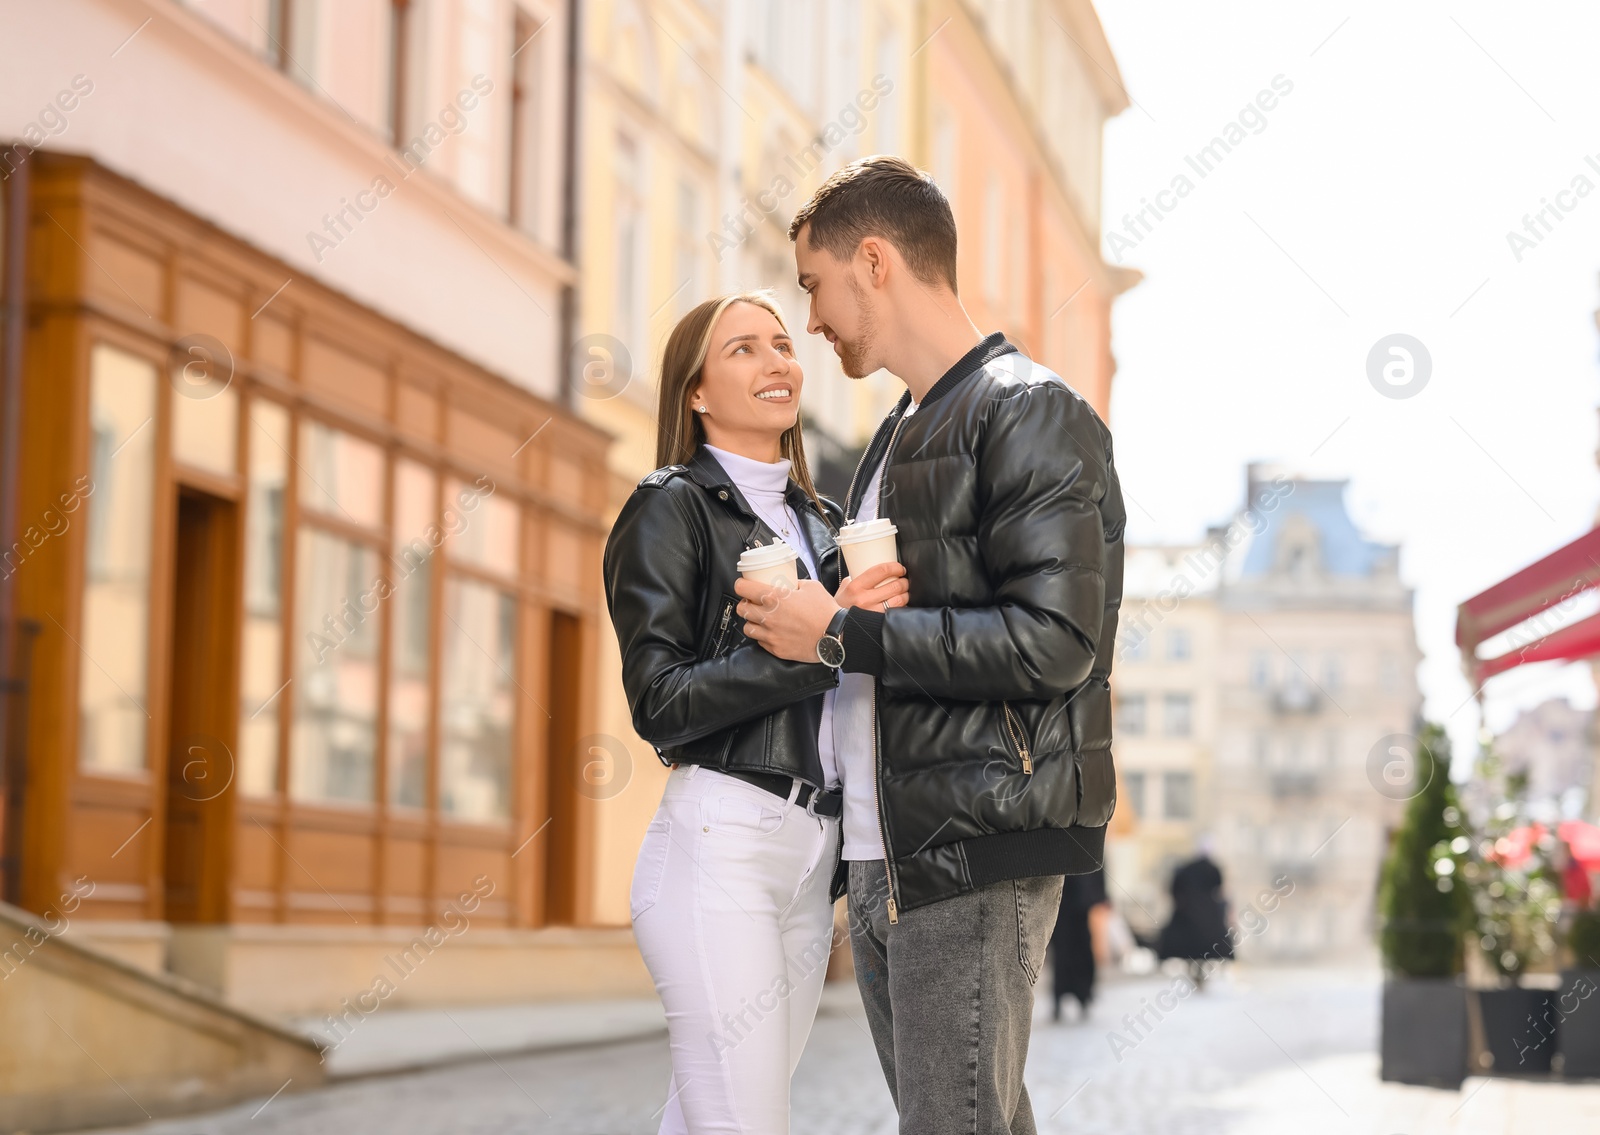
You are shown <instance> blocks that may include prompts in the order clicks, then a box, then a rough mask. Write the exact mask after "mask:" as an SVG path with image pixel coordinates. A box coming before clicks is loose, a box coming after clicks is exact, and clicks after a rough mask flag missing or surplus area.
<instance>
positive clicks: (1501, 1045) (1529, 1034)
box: [1478, 988, 1559, 1076]
mask: <svg viewBox="0 0 1600 1135" xmlns="http://www.w3.org/2000/svg"><path fill="white" fill-rule="evenodd" d="M1478 1004H1479V1005H1480V1006H1482V1009H1483V1040H1484V1044H1485V1046H1486V1047H1487V1048H1488V1050H1489V1055H1490V1056H1492V1057H1493V1058H1494V1063H1493V1064H1492V1065H1490V1068H1489V1071H1490V1072H1491V1073H1492V1074H1493V1075H1496V1076H1537V1075H1546V1076H1547V1075H1549V1074H1550V1061H1551V1059H1552V1058H1554V1056H1555V1054H1556V1034H1557V1033H1558V1032H1559V1030H1558V1029H1557V1028H1556V1021H1557V1017H1556V994H1555V991H1554V990H1552V989H1515V988H1514V989H1483V990H1479V991H1478Z"/></svg>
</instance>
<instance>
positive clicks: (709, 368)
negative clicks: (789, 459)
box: [689, 303, 805, 461]
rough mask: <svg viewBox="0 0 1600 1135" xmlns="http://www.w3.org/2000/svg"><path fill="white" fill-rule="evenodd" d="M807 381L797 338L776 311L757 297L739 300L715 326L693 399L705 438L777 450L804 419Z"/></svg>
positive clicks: (736, 447)
mask: <svg viewBox="0 0 1600 1135" xmlns="http://www.w3.org/2000/svg"><path fill="white" fill-rule="evenodd" d="M804 381H805V376H804V375H803V374H802V373H801V369H800V363H799V361H798V360H797V359H796V358H795V357H794V341H793V340H792V339H791V338H790V337H789V333H788V332H787V331H785V330H784V329H783V324H781V323H779V322H778V319H777V317H776V316H774V315H773V314H772V313H771V312H770V311H767V310H766V309H765V308H762V307H758V306H757V305H755V304H753V303H736V304H733V305H732V306H731V307H729V308H728V309H727V310H726V311H724V312H723V313H722V315H721V316H719V317H718V318H717V322H716V323H715V324H714V325H713V326H712V328H711V346H710V348H709V349H708V350H707V352H706V361H705V365H704V366H703V367H702V368H701V371H700V382H699V384H698V385H697V386H695V388H694V389H693V390H692V391H691V392H690V395H689V405H690V407H691V408H693V409H694V411H695V413H696V415H697V416H698V417H699V419H700V423H701V425H703V426H704V427H705V431H706V441H708V442H709V443H710V444H712V445H714V446H717V447H718V448H719V449H727V450H730V451H742V450H743V449H745V448H747V447H750V446H752V445H754V446H756V447H757V448H759V449H761V450H763V451H764V450H766V449H767V448H769V447H770V448H771V449H772V450H773V452H774V453H776V450H777V446H778V439H779V438H780V437H782V436H783V432H784V431H785V430H787V429H789V428H790V427H792V426H793V425H794V424H795V422H796V421H797V420H798V419H799V416H800V387H801V386H802V384H803V383H804ZM702 406H704V407H705V409H706V413H704V414H700V413H699V408H700V407H702ZM719 438H720V439H722V440H719ZM771 460H774V461H775V460H777V458H776V457H775V456H774V457H772V458H771Z"/></svg>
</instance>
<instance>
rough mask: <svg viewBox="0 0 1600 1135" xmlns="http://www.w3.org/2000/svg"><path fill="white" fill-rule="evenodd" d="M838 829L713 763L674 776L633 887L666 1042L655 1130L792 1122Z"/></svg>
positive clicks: (828, 920) (703, 1132)
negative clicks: (792, 1093)
mask: <svg viewBox="0 0 1600 1135" xmlns="http://www.w3.org/2000/svg"><path fill="white" fill-rule="evenodd" d="M791 799H792V794H791ZM838 839H839V822H838V821H837V820H833V819H827V818H824V817H818V816H810V815H807V814H806V811H805V809H804V808H801V807H798V806H796V805H795V804H792V803H786V802H785V801H783V800H782V799H780V798H779V797H777V796H774V795H773V794H772V793H770V792H767V791H766V790H764V789H761V788H757V787H756V786H755V785H753V784H748V783H746V782H745V781H742V780H739V779H738V778H736V777H732V776H728V775H726V774H724V773H721V772H718V771H717V770H716V769H710V768H699V767H694V766H690V767H686V768H677V769H673V770H672V773H671V774H670V775H669V776H668V778H667V787H666V791H665V792H664V793H662V796H661V807H660V808H659V809H657V811H656V816H655V819H653V820H651V821H650V827H649V829H648V831H647V832H646V833H645V837H644V845H643V846H642V847H641V848H640V849H639V861H638V864H637V865H636V866H635V868H634V872H633V890H632V893H631V907H632V914H633V932H634V936H635V937H636V938H637V939H638V942H639V951H640V953H642V954H643V955H644V962H645V965H646V966H647V967H649V970H650V976H651V977H653V978H654V979H655V983H656V991H657V992H658V993H659V994H660V995H661V1003H662V1005H663V1006H665V1008H666V1011H667V1035H668V1039H669V1041H670V1044H671V1049H672V1086H671V1088H670V1089H669V1095H668V1098H667V1105H666V1108H665V1110H664V1112H663V1114H662V1120H661V1135H687V1133H691V1132H692V1133H693V1135H711V1133H713V1132H716V1133H719V1135H720V1133H723V1132H730V1133H731V1132H738V1133H740V1135H784V1133H786V1132H788V1130H789V1080H790V1078H791V1077H792V1076H793V1074H794V1068H795V1065H796V1064H798V1063H799V1061H800V1051H801V1049H802V1048H804V1047H805V1042H806V1037H807V1036H809V1035H810V1033H811V1023H812V1021H813V1020H814V1019H815V1017H816V1015H817V1002H818V1001H819V1000H820V999H821V997H822V982H823V978H824V977H825V976H826V974H827V968H828V953H829V950H830V949H831V947H832V944H833V904H832V903H831V902H829V900H828V886H829V882H830V876H831V875H832V873H833V860H834V852H835V849H836V848H837V846H838Z"/></svg>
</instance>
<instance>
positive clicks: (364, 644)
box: [290, 527, 381, 803]
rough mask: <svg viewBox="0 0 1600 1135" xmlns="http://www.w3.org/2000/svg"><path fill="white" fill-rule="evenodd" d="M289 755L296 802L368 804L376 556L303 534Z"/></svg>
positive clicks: (322, 535)
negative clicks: (293, 705) (293, 715)
mask: <svg viewBox="0 0 1600 1135" xmlns="http://www.w3.org/2000/svg"><path fill="white" fill-rule="evenodd" d="M299 544H300V547H299V555H298V557H297V560H298V563H297V569H296V573H295V582H296V589H295V603H296V618H295V622H296V624H297V626H298V633H297V635H296V645H295V653H296V657H297V659H298V664H297V666H296V673H295V679H296V680H295V683H294V687H293V688H294V691H295V720H294V730H293V734H292V746H291V756H290V770H291V778H290V779H291V788H292V792H293V794H294V796H295V798H296V799H299V800H308V801H340V802H349V803H371V801H372V799H373V753H374V748H375V744H374V741H375V732H376V727H377V717H378V666H377V662H378V651H377V643H378V618H377V609H378V605H379V603H380V602H381V599H380V597H379V592H378V591H377V590H376V589H375V584H376V581H377V579H378V574H379V572H378V556H377V554H376V553H375V552H374V551H373V550H372V549H371V548H370V547H368V546H367V545H365V544H360V543H356V542H354V541H352V540H349V539H346V538H344V537H341V536H336V535H333V534H332V533H329V532H324V531H322V530H321V529H317V528H311V527H306V528H303V529H301V532H300V540H299Z"/></svg>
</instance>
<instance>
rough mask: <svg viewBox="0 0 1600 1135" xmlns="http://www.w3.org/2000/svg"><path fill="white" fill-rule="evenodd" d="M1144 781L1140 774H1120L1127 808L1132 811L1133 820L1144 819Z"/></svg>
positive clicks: (1142, 774) (1142, 775)
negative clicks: (1125, 794)
mask: <svg viewBox="0 0 1600 1135" xmlns="http://www.w3.org/2000/svg"><path fill="white" fill-rule="evenodd" d="M1144 781H1145V776H1144V773H1142V772H1125V773H1123V774H1122V786H1123V788H1124V790H1125V791H1126V793H1127V796H1128V807H1130V808H1132V809H1133V815H1134V818H1135V819H1140V820H1142V819H1144Z"/></svg>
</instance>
